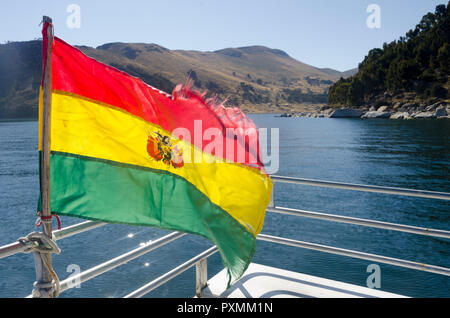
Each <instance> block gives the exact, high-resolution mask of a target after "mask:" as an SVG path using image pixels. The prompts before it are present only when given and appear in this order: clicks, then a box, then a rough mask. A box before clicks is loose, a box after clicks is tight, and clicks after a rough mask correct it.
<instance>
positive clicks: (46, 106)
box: [35, 16, 55, 297]
mask: <svg viewBox="0 0 450 318" xmlns="http://www.w3.org/2000/svg"><path fill="white" fill-rule="evenodd" d="M42 22H43V23H44V30H45V26H46V24H48V26H47V29H46V32H47V43H46V44H47V50H46V59H45V68H44V81H43V85H42V86H43V87H42V88H43V113H42V127H40V129H42V130H41V131H42V149H41V167H40V168H41V173H40V185H41V207H42V211H40V212H41V220H42V226H43V230H42V231H43V233H44V234H45V235H46V236H47V237H48V238H50V239H51V238H52V222H51V214H52V212H51V207H50V142H51V138H50V137H51V135H50V131H51V130H50V127H51V126H50V125H51V122H50V118H51V116H50V115H51V104H52V48H53V24H52V19H51V18H49V17H47V16H44V17H43V18H42ZM44 39H45V37H44ZM35 264H36V283H35V288H36V289H37V291H38V292H37V293H36V295H35V296H36V297H54V296H55V293H54V292H52V287H51V286H52V280H53V276H52V273H51V272H50V271H53V270H52V253H39V252H35Z"/></svg>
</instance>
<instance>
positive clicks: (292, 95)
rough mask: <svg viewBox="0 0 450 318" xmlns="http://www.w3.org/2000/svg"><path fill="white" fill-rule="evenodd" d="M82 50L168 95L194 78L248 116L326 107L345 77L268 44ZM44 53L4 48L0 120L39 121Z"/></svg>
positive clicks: (31, 46) (33, 44)
mask: <svg viewBox="0 0 450 318" xmlns="http://www.w3.org/2000/svg"><path fill="white" fill-rule="evenodd" d="M78 48H79V49H80V50H81V51H83V52H84V53H85V54H86V55H88V56H91V57H93V58H95V59H97V60H99V61H101V62H103V63H105V64H109V65H111V66H113V67H116V68H118V69H120V70H122V71H125V72H127V73H129V74H131V75H133V76H137V77H140V78H141V79H142V80H143V81H145V82H146V83H147V84H149V85H152V86H154V87H157V88H159V89H161V90H164V91H167V92H172V89H173V88H174V87H175V85H176V84H178V83H184V82H186V79H187V77H188V76H190V77H191V79H192V80H193V81H194V85H195V87H196V88H197V89H198V90H200V91H205V90H207V91H208V92H209V93H211V94H216V95H218V97H219V99H227V105H230V106H231V105H232V106H239V107H241V108H242V109H243V110H244V111H247V112H286V111H295V110H301V109H304V108H305V107H306V108H308V107H311V103H314V104H324V103H326V100H327V92H328V88H329V87H330V85H331V84H332V83H333V82H334V81H335V80H337V79H338V78H339V77H341V76H346V73H342V72H338V71H334V70H331V69H320V68H315V67H313V66H311V65H308V64H305V63H302V62H299V61H297V60H295V59H294V58H292V57H290V56H289V55H288V54H287V53H285V52H284V51H281V50H277V49H271V48H268V47H264V46H249V47H240V48H226V49H222V50H218V51H214V52H200V51H184V50H169V49H167V48H164V47H162V46H159V45H157V44H146V43H108V44H104V45H101V46H99V47H97V48H92V47H87V46H79V47H78ZM41 54H42V53H41V41H28V42H12V43H7V44H3V45H0V119H1V118H36V117H37V98H38V90H39V85H40V78H41V67H42V66H41Z"/></svg>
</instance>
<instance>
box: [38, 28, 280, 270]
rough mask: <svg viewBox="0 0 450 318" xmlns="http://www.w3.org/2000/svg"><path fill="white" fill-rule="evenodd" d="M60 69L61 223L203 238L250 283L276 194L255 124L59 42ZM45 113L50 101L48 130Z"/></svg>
mask: <svg viewBox="0 0 450 318" xmlns="http://www.w3.org/2000/svg"><path fill="white" fill-rule="evenodd" d="M47 27H48V23H45V24H44V30H43V43H44V56H43V62H44V64H45V63H46V61H47V58H46V54H45V52H46V43H47V31H46V29H47ZM51 61H52V89H51V133H50V137H51V146H50V149H51V158H50V175H51V177H50V178H51V179H50V195H51V209H52V213H54V214H59V215H67V216H75V217H79V218H84V219H88V220H98V221H105V222H111V223H121V224H130V225H144V226H155V227H160V228H164V229H170V230H176V231H183V232H188V233H192V234H197V235H201V236H203V237H205V238H207V239H209V240H211V241H212V242H213V243H214V244H216V245H217V247H218V249H219V251H220V253H221V256H222V260H223V263H224V265H225V267H226V268H227V269H228V271H229V273H230V275H231V277H232V278H235V279H236V278H238V277H240V276H241V275H242V274H243V272H244V271H245V269H246V268H247V266H248V264H249V263H250V261H251V259H252V256H253V254H254V251H255V236H256V235H257V234H258V233H259V232H260V231H261V229H262V226H263V222H264V214H265V209H266V206H267V204H268V203H269V201H270V192H271V189H272V184H271V181H270V178H269V176H268V175H267V174H266V173H265V171H264V166H263V164H262V163H261V160H260V157H259V144H258V132H257V130H256V129H255V125H254V124H253V122H251V121H250V120H249V119H248V118H247V117H246V116H245V115H244V114H243V113H242V112H241V111H240V110H239V109H237V108H232V109H230V108H225V107H223V106H221V105H219V106H217V105H216V106H214V105H213V103H210V102H208V101H207V100H205V99H204V97H203V96H202V95H200V94H198V93H196V92H193V91H191V90H190V89H189V88H187V87H177V88H176V89H175V90H174V92H173V94H172V95H169V94H167V93H164V92H162V91H159V90H157V89H155V88H153V87H151V86H149V85H147V84H146V83H144V82H143V81H141V80H140V79H138V78H135V77H132V76H130V75H128V74H126V73H124V72H121V71H119V70H117V69H115V68H113V67H110V66H107V65H105V64H102V63H100V62H98V61H96V60H94V59H92V58H90V57H88V56H86V55H84V54H83V53H82V52H81V51H79V50H78V49H76V48H74V47H72V46H70V45H69V44H67V43H65V42H64V41H62V40H61V39H58V38H56V37H55V38H54V42H53V46H52V59H51ZM42 108H43V107H42V93H41V98H40V121H41V122H42ZM40 127H42V125H41V124H40ZM229 130H232V131H234V133H235V135H234V136H233V137H230V136H229V134H228V133H227V132H228V131H229ZM175 131H181V132H183V134H181V136H180V135H179V134H175V133H174V132H175ZM218 131H219V132H220V134H217V132H218ZM41 135H42V133H40V138H39V150H41V149H42V140H41V139H42V138H41ZM211 136H214V137H215V139H216V140H215V143H212V139H213V138H212V137H211ZM255 141H256V142H255ZM212 144H213V145H215V147H212ZM217 145H221V146H217ZM222 146H223V148H221V147H222ZM242 154H244V156H243V155H242ZM242 159H243V160H242Z"/></svg>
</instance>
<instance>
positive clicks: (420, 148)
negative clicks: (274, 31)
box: [0, 115, 450, 297]
mask: <svg viewBox="0 0 450 318" xmlns="http://www.w3.org/2000/svg"><path fill="white" fill-rule="evenodd" d="M251 117H252V119H253V120H254V121H255V123H256V124H257V126H258V127H266V128H271V127H278V128H279V129H280V131H279V132H280V169H279V171H278V173H277V174H278V175H284V176H292V177H301V178H311V179H323V180H330V181H340V182H350V183H362V184H374V185H383V186H392V187H405V188H413V189H423V190H432V191H443V192H450V121H449V120H445V119H443V120H408V121H401V120H398V121H395V120H382V119H379V120H359V119H326V118H321V119H310V118H276V117H274V116H273V115H252V116H251ZM37 129H38V125H37V122H0V203H1V204H0V215H1V218H0V231H1V232H0V233H1V235H0V245H4V244H8V243H11V242H13V241H15V240H16V239H17V238H18V237H19V236H23V235H26V234H28V233H29V232H32V231H34V230H35V227H34V221H35V209H36V204H37V198H38V155H37ZM274 196H275V202H276V205H277V206H283V207H290V208H299V209H305V210H311V211H318V212H326V213H334V214H341V215H346V216H353V217H360V218H369V219H376V220H381V221H387V222H394V223H402V224H408V225H414V226H421V227H430V228H436V229H444V230H450V208H449V204H448V202H446V201H440V200H432V199H420V198H410V197H400V196H395V195H385V194H374V193H362V192H353V191H345V190H337V189H326V188H318V187H307V186H300V185H289V184H276V185H275V194H274ZM80 221H82V220H80V219H75V218H68V217H64V218H62V222H63V226H67V225H70V224H74V223H78V222H80ZM262 232H263V233H265V234H270V235H275V236H281V237H286V238H291V239H296V240H302V241H308V242H313V243H318V244H325V245H331V246H336V247H341V248H347V249H353V250H358V251H363V252H368V253H373V254H380V255H386V256H390V257H396V258H403V259H407V260H411V261H417V262H423V263H427V264H433V265H438V266H443V267H450V242H449V240H446V239H440V238H432V237H426V236H421V235H414V234H407V233H400V232H394V231H388V230H382V229H375V228H369V227H361V226H355V225H349V224H340V223H335V222H329V221H319V220H312V219H307V218H301V217H294V216H285V215H278V214H273V213H267V214H266V219H265V224H264V228H263V231H262ZM130 233H132V234H134V235H133V237H132V238H129V237H128V234H130ZM167 233H169V232H168V231H163V230H160V229H154V228H146V227H131V226H123V225H107V226H104V227H101V228H98V229H95V230H92V231H88V232H85V233H83V234H80V235H77V236H74V237H71V238H67V239H63V240H60V241H58V245H59V246H60V247H61V249H62V253H61V255H56V256H55V257H54V268H55V270H56V272H57V273H58V274H59V277H60V279H64V278H65V277H67V276H68V275H70V274H71V273H72V272H71V271H70V269H71V267H70V265H72V264H75V265H77V266H79V268H80V269H81V270H86V269H88V268H90V267H92V266H95V265H97V264H99V263H102V262H104V261H107V260H109V259H110V258H111V257H115V256H118V255H120V254H122V253H124V252H126V251H128V250H130V249H133V248H136V247H138V246H139V244H140V243H141V242H146V241H148V240H152V239H155V238H157V237H160V236H162V235H164V234H167ZM210 246H211V243H210V242H209V241H207V240H205V239H203V238H200V237H196V236H193V235H187V236H185V237H183V238H181V239H179V240H177V241H175V242H172V243H170V244H168V245H166V246H165V247H163V248H161V249H158V250H156V251H154V252H151V253H148V254H146V255H144V256H143V257H140V258H138V259H136V260H134V261H131V262H129V263H128V264H126V265H122V266H120V267H118V268H116V269H114V270H112V271H110V272H108V273H106V274H104V275H102V276H100V277H97V278H94V279H92V280H90V281H88V282H85V283H83V284H81V287H80V288H74V289H72V290H69V291H66V292H64V293H62V294H61V296H60V297H121V296H124V295H126V294H127V293H129V292H131V291H132V290H134V289H136V288H137V287H139V286H142V285H143V284H145V283H147V282H149V281H151V280H153V279H154V278H156V277H158V276H159V275H161V274H163V273H165V272H166V271H168V270H169V269H171V268H173V267H176V266H177V265H179V264H181V263H183V262H184V261H186V260H188V259H189V258H191V257H193V256H195V255H196V254H198V253H199V252H201V251H203V250H205V249H206V248H208V247H210ZM253 261H254V262H256V263H260V264H265V265H269V266H276V267H280V268H283V269H288V270H293V271H297V272H302V273H305V274H310V275H317V276H321V277H324V278H329V279H335V280H339V281H343V282H347V283H352V284H357V285H361V286H366V280H367V277H368V276H369V275H370V273H368V272H367V271H366V270H367V267H368V265H370V264H372V263H373V262H369V261H363V260H358V259H353V258H348V257H344V256H336V255H331V254H326V253H322V252H317V251H310V250H304V249H299V248H294V247H288V246H281V245H276V244H273V243H268V242H262V241H258V242H257V251H256V254H255V256H254V259H253ZM378 265H379V266H380V269H381V289H382V290H385V291H388V292H393V293H399V294H403V295H407V296H413V297H449V296H450V277H447V276H441V275H437V274H431V273H424V272H421V271H417V270H412V269H404V268H399V267H395V266H391V265H385V264H381V263H379V264H378ZM221 269H222V265H221V260H220V256H219V255H218V254H215V255H214V256H212V257H210V258H209V259H208V271H209V273H208V274H209V277H211V276H212V275H214V274H216V273H217V272H218V271H219V270H221ZM194 272H195V271H194V269H191V270H189V271H187V272H185V273H184V274H182V275H181V276H179V277H178V278H176V279H174V280H172V281H171V282H169V283H167V284H165V285H163V286H161V287H159V288H158V289H156V290H155V291H153V292H151V293H149V294H148V295H147V296H148V297H192V296H193V294H194V293H195V273H194ZM34 280H35V273H34V260H33V257H32V255H31V254H18V255H15V256H12V257H8V258H6V259H1V260H0V297H23V296H26V295H28V294H29V293H30V292H31V290H32V284H33V282H34Z"/></svg>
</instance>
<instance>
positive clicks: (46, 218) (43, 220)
mask: <svg viewBox="0 0 450 318" xmlns="http://www.w3.org/2000/svg"><path fill="white" fill-rule="evenodd" d="M37 216H38V218H37V219H36V227H39V226H41V224H42V223H51V222H52V218H53V217H55V219H56V221H58V230H61V219H60V218H59V216H58V215H56V214H51V215H49V216H45V215H42V212H41V211H38V213H37Z"/></svg>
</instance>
